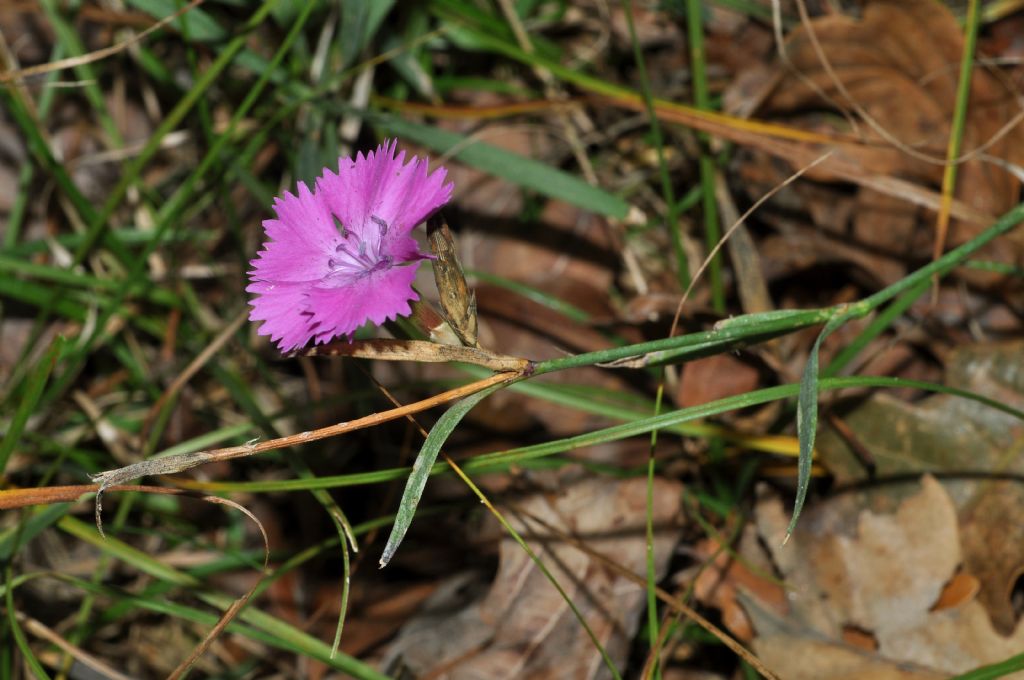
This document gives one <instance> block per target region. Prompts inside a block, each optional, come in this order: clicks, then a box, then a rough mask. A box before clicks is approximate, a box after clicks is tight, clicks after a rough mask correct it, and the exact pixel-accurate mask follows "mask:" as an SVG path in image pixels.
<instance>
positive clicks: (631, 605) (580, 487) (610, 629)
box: [384, 479, 681, 680]
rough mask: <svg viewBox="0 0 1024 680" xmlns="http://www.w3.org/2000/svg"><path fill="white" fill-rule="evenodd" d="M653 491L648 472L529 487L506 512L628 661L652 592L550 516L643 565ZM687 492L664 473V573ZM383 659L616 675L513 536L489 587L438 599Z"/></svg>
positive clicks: (657, 494) (499, 672)
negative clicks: (446, 604)
mask: <svg viewBox="0 0 1024 680" xmlns="http://www.w3.org/2000/svg"><path fill="white" fill-rule="evenodd" d="M646 493H647V492H646V480H643V479H629V480H625V481H619V480H612V479H588V480H583V481H579V482H577V483H574V484H568V485H566V486H565V487H564V488H562V489H561V490H559V491H558V492H556V493H552V494H536V495H533V496H530V497H529V498H526V499H524V500H523V501H522V502H520V503H517V504H516V507H515V509H508V510H507V511H506V512H507V516H508V518H509V519H510V520H511V521H512V523H513V524H514V525H515V527H516V529H517V530H518V531H520V532H524V533H525V534H526V538H527V539H528V542H529V544H530V545H531V547H532V548H533V550H534V551H535V552H536V553H537V554H538V555H539V556H540V558H541V559H542V560H543V561H544V563H545V564H546V565H547V566H548V568H549V569H550V570H551V571H552V572H553V573H554V575H555V577H556V578H557V579H558V581H559V583H560V584H561V585H562V587H563V588H564V589H565V590H566V592H567V594H568V596H569V597H570V598H571V599H572V601H573V602H574V603H575V605H576V606H577V608H578V609H579V611H580V613H581V614H582V616H583V617H584V619H585V620H586V621H587V623H588V625H589V626H590V628H591V629H592V630H593V631H594V634H595V635H596V636H597V638H598V640H599V641H600V642H601V644H602V645H603V646H604V648H605V650H606V651H607V652H608V654H609V655H610V657H611V658H612V659H613V660H614V661H615V662H616V664H619V665H621V664H622V663H623V662H624V661H625V659H626V656H627V655H628V652H629V645H630V641H631V640H632V639H633V636H634V634H635V632H636V630H637V627H638V626H639V623H640V621H639V616H640V614H641V612H642V611H643V608H644V603H645V595H644V591H643V590H642V589H641V588H640V587H638V586H637V585H636V584H635V583H633V582H632V581H630V580H628V579H626V578H624V577H623V576H621V575H619V574H617V573H616V572H615V571H613V570H611V569H610V568H609V567H607V566H606V565H605V564H603V563H602V562H600V561H598V560H596V559H595V558H594V557H592V556H591V555H589V554H587V553H586V552H584V551H582V550H579V549H578V548H577V547H575V546H573V545H571V544H570V543H569V542H567V541H564V540H562V539H561V538H560V537H559V536H558V535H557V534H556V533H554V532H552V531H550V530H549V529H547V528H544V526H543V524H547V525H550V526H552V527H556V528H557V529H558V530H559V531H560V532H565V533H567V534H569V535H571V536H574V537H577V538H579V539H581V540H583V541H585V542H586V543H587V545H588V546H589V547H590V548H591V549H593V550H594V551H596V552H597V553H600V554H602V555H606V556H608V557H610V558H611V559H613V560H614V561H615V562H617V563H618V564H619V565H621V566H622V567H624V568H625V569H627V570H629V571H631V572H633V573H635V574H642V573H643V571H644V569H645V566H644V565H645V539H644V528H643V516H644V507H645V500H646ZM680 499H681V487H680V485H678V484H676V483H674V482H668V481H664V480H656V483H655V487H654V522H655V526H656V527H661V528H662V530H660V531H658V532H657V534H656V537H655V541H654V549H655V555H656V560H657V563H656V571H657V573H658V574H664V571H665V568H666V566H667V564H668V559H669V557H671V549H672V546H673V544H674V543H675V541H676V537H677V536H678V532H677V531H676V530H675V529H674V528H672V527H673V524H674V522H675V520H676V518H677V516H678V513H679V510H680V503H681V500H680ZM534 518H539V519H540V520H542V521H543V524H542V523H541V522H538V521H537V520H536V519H534ZM384 666H385V667H388V668H392V667H396V666H401V667H403V668H405V669H407V670H408V671H409V672H411V673H412V674H413V676H415V677H424V676H427V675H430V676H432V677H444V678H447V679H448V680H460V679H470V678H494V679H498V678H534V679H538V680H542V679H544V678H558V679H562V678H578V679H581V680H582V679H584V678H587V679H589V678H605V677H610V674H609V673H608V671H607V668H606V667H605V666H604V664H603V662H602V660H601V657H600V654H599V653H598V651H597V650H596V649H595V648H594V644H593V642H592V641H591V640H590V638H589V636H588V635H587V634H586V632H585V631H584V630H583V628H582V626H581V625H580V623H579V621H578V620H577V619H576V617H575V616H574V615H573V613H572V611H571V610H570V609H569V607H568V605H567V604H566V602H565V600H564V599H562V596H561V595H560V594H559V593H558V592H557V591H556V590H555V589H554V587H553V586H552V585H551V584H550V582H549V581H548V580H547V578H546V577H545V576H544V575H543V574H542V573H541V572H540V570H538V569H537V567H536V566H535V565H534V563H533V562H532V560H531V559H530V558H529V556H528V555H526V554H525V552H524V551H523V550H522V548H520V547H519V546H518V545H517V544H516V543H514V542H513V541H512V540H511V539H510V538H508V537H507V536H506V537H504V540H503V541H502V544H501V548H500V554H499V566H498V572H497V574H496V575H495V577H494V581H493V583H492V584H491V585H490V589H489V591H488V593H487V594H486V595H485V596H484V597H483V598H482V599H479V600H477V601H475V602H473V603H472V604H469V605H467V606H464V607H462V608H461V609H460V610H458V611H452V610H451V609H448V610H440V609H438V608H436V607H435V608H433V609H432V610H428V611H426V612H424V613H423V614H422V615H421V616H419V617H416V618H414V619H413V620H411V621H410V622H409V623H407V624H406V625H405V626H404V627H403V629H402V632H401V633H400V634H399V635H398V637H397V638H396V639H395V641H394V642H393V643H392V645H391V646H390V648H389V649H388V652H387V654H386V662H385V664H384Z"/></svg>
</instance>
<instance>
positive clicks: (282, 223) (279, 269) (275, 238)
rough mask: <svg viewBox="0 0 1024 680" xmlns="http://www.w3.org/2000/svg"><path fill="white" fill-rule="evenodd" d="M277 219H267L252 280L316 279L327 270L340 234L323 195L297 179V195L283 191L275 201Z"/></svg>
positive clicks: (253, 262)
mask: <svg viewBox="0 0 1024 680" xmlns="http://www.w3.org/2000/svg"><path fill="white" fill-rule="evenodd" d="M274 211H275V212H277V219H276V220H266V221H264V222H263V227H264V229H266V232H267V236H268V237H269V240H268V241H267V242H266V243H265V244H263V250H261V251H260V252H259V257H257V258H256V259H255V260H252V261H251V262H250V263H249V264H251V265H252V267H253V268H252V271H251V272H249V274H250V277H251V278H252V279H253V280H254V281H274V282H281V281H291V282H297V281H307V282H308V281H317V280H319V279H320V278H322V277H323V276H325V275H326V274H327V273H328V272H329V271H330V267H329V266H328V260H329V259H330V257H331V256H332V255H333V253H334V249H335V247H336V246H337V244H338V243H340V242H341V235H340V233H339V232H338V229H337V227H335V226H334V220H333V218H332V217H331V212H330V209H329V208H328V206H327V202H326V201H325V200H324V196H323V194H322V193H320V192H316V193H314V192H311V191H310V190H309V189H308V188H307V187H306V185H305V184H303V183H302V182H299V189H298V195H297V196H295V195H292V194H290V193H287V192H285V194H284V196H282V197H281V198H278V199H277V200H276V201H274Z"/></svg>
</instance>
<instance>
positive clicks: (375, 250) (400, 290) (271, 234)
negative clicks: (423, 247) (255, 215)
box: [246, 141, 452, 351]
mask: <svg viewBox="0 0 1024 680" xmlns="http://www.w3.org/2000/svg"><path fill="white" fill-rule="evenodd" d="M395 151H396V142H394V141H391V142H390V143H388V142H385V143H384V145H382V146H379V147H377V150H376V151H371V152H370V153H368V154H366V156H365V157H364V156H363V155H362V154H358V155H357V156H356V158H355V160H354V161H353V160H352V159H350V158H342V159H341V160H340V162H339V168H338V173H337V174H334V173H333V172H331V171H330V170H329V169H326V168H325V169H324V173H323V174H322V175H321V176H320V177H319V178H318V179H317V181H316V188H315V189H314V190H313V191H310V190H309V189H308V188H307V187H306V185H305V184H303V183H302V182H299V190H298V195H297V196H295V195H292V194H290V193H288V192H285V194H284V196H282V197H281V198H278V199H276V200H275V201H274V211H275V212H276V213H277V219H273V220H265V221H264V222H263V227H264V229H266V232H267V237H268V241H267V242H266V243H265V244H264V245H263V250H261V251H260V252H259V256H258V257H257V258H256V259H255V260H252V261H251V262H250V263H249V264H251V265H252V270H251V271H250V272H249V278H250V280H251V281H252V283H250V284H249V286H248V287H247V288H246V291H248V292H250V293H255V294H256V297H255V298H253V299H252V300H251V301H250V302H249V304H250V305H252V312H251V313H250V314H249V320H250V321H263V324H262V325H261V326H260V328H259V330H258V332H259V333H260V334H261V335H269V336H270V339H271V340H273V341H275V342H277V345H278V347H280V349H281V350H282V351H288V350H292V349H297V348H299V347H302V346H304V345H305V344H306V343H308V342H309V341H310V340H311V339H312V340H315V342H316V343H324V342H327V341H329V340H331V339H332V338H335V337H344V336H351V334H352V333H353V332H354V331H355V330H356V329H357V328H359V327H360V326H362V325H363V324H365V323H366V322H367V321H372V322H373V323H375V324H378V325H379V324H382V323H384V321H385V320H390V319H394V318H395V317H397V316H399V315H401V316H407V315H409V314H411V313H412V309H411V307H410V306H409V303H410V302H411V301H413V300H417V299H419V296H417V295H416V292H415V291H414V290H413V289H412V282H413V279H414V278H415V277H416V270H417V269H418V268H419V264H420V261H421V260H423V259H425V258H428V257H429V255H427V254H425V253H421V252H420V250H419V248H418V247H417V245H416V241H415V239H413V238H412V236H410V235H409V233H410V232H411V231H412V229H413V228H414V227H415V226H416V225H418V224H420V223H422V222H423V221H424V220H426V219H427V217H429V216H430V215H431V214H432V213H433V212H434V211H435V210H437V209H438V208H440V207H441V206H442V205H444V204H445V203H447V202H448V200H449V199H450V198H451V195H452V185H451V184H450V183H449V184H445V183H444V180H445V176H446V172H445V170H444V168H439V169H438V170H436V171H435V172H433V173H428V172H427V166H428V161H427V160H425V159H424V160H420V159H419V158H415V157H414V158H413V159H412V160H411V161H409V162H408V163H405V162H404V161H405V152H404V151H403V152H401V153H400V154H398V157H397V158H396V157H395Z"/></svg>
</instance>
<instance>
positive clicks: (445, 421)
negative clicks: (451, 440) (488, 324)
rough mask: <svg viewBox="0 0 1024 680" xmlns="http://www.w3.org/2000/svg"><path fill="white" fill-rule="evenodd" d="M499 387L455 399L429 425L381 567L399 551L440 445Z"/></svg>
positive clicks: (403, 494)
mask: <svg viewBox="0 0 1024 680" xmlns="http://www.w3.org/2000/svg"><path fill="white" fill-rule="evenodd" d="M501 387H503V385H500V384H499V385H494V386H493V387H489V388H487V389H486V390H483V391H480V392H477V393H476V394H473V395H471V396H468V397H466V398H465V399H463V400H462V401H459V402H456V403H455V404H454V405H453V406H452V407H450V408H449V409H448V410H447V411H445V412H444V415H443V416H441V418H440V419H439V420H438V421H437V423H435V424H434V427H432V428H431V430H430V435H429V436H427V440H426V441H425V442H423V447H422V448H421V449H420V452H419V455H417V456H416V462H415V463H413V465H412V472H411V473H410V474H409V481H407V482H406V484H405V491H403V492H402V501H401V504H400V505H399V507H398V514H397V515H396V516H395V525H394V526H393V527H392V528H391V535H390V536H388V542H387V545H385V546H384V554H383V555H381V558H380V566H381V567H382V568H383V567H386V566H387V564H388V562H390V561H391V558H392V557H394V556H395V551H396V550H398V546H399V544H401V542H402V539H403V538H405V533H406V532H407V531H408V530H409V526H410V525H411V524H412V518H413V516H415V514H416V506H417V505H419V502H420V497H421V496H423V489H424V488H425V487H426V485H427V478H428V477H430V473H431V471H432V470H433V469H434V462H435V461H437V454H438V453H440V452H441V447H442V446H443V445H444V443H445V442H446V441H447V440H448V437H449V436H450V435H451V433H452V431H453V430H454V429H455V427H456V425H458V424H459V422H460V421H461V420H462V419H463V418H464V417H465V415H466V414H467V413H469V412H470V410H471V409H472V408H473V407H474V406H476V405H477V404H478V403H480V401H481V400H483V398H484V397H487V396H489V395H490V394H492V393H494V392H495V391H497V390H498V389H499V388H501Z"/></svg>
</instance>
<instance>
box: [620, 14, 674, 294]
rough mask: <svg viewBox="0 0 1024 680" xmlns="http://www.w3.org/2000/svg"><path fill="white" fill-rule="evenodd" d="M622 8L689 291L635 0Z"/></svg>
mask: <svg viewBox="0 0 1024 680" xmlns="http://www.w3.org/2000/svg"><path fill="white" fill-rule="evenodd" d="M623 9H624V10H625V15H626V24H627V25H628V26H629V37H630V41H631V42H632V43H633V59H634V61H636V69H637V72H638V74H639V76H640V88H641V90H642V91H643V96H644V107H645V108H646V109H647V118H648V119H649V120H650V125H651V137H652V138H653V140H654V150H655V152H656V153H657V155H658V174H659V175H660V177H661V193H662V196H663V198H664V199H665V205H666V206H667V210H668V212H667V214H666V215H665V220H666V222H668V232H669V235H670V236H671V238H672V252H673V254H674V255H675V259H676V278H677V279H678V280H679V287H680V288H681V289H682V290H686V289H687V288H688V287H689V285H690V266H689V264H688V263H687V261H686V251H685V250H683V235H682V232H681V231H680V229H679V207H678V205H677V204H676V199H675V192H674V191H673V189H672V178H671V177H670V176H669V172H668V163H667V162H666V161H665V149H664V141H663V140H662V136H661V123H660V122H659V121H658V114H657V113H656V112H655V110H654V95H653V94H652V92H651V82H650V79H648V77H647V66H646V65H645V64H644V55H643V51H642V50H641V49H640V41H639V40H637V37H636V26H634V25H633V3H632V1H631V0H624V2H623Z"/></svg>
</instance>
